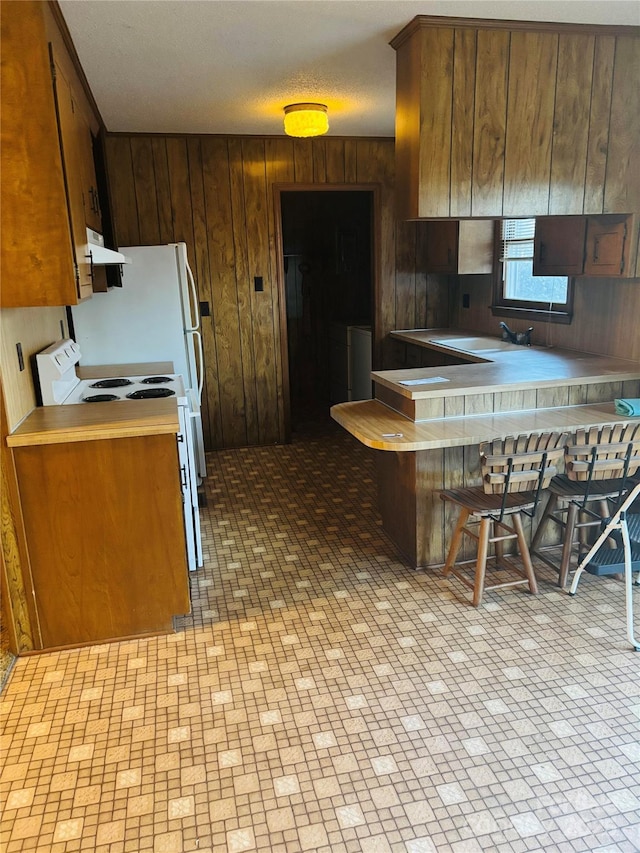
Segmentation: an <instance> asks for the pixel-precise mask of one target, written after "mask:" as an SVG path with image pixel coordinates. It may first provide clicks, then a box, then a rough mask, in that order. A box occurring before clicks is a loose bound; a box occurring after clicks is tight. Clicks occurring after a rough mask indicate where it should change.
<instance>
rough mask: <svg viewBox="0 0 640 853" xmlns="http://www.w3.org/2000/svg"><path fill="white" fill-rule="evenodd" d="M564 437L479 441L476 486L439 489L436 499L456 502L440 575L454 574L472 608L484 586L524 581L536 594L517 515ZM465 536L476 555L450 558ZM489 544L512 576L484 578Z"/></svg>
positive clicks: (550, 469)
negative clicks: (469, 593)
mask: <svg viewBox="0 0 640 853" xmlns="http://www.w3.org/2000/svg"><path fill="white" fill-rule="evenodd" d="M565 438H566V436H565V435H563V434H562V433H543V434H541V435H534V436H529V435H522V436H518V437H517V438H513V437H508V438H506V439H504V440H500V439H498V440H495V441H492V442H485V443H484V444H481V445H480V459H481V464H482V486H480V487H477V488H465V489H446V490H443V491H442V492H440V497H441V498H442V500H444V501H450V502H452V503H454V504H457V505H458V506H459V507H460V514H459V516H458V521H457V524H456V527H455V530H454V533H453V537H452V539H451V544H450V546H449V553H448V555H447V560H446V563H445V565H444V570H443V571H444V575H445V577H447V576H449V575H454V576H455V577H456V578H458V580H460V581H462V583H464V584H465V585H466V586H468V587H469V588H471V589H472V590H473V606H474V607H478V606H479V605H480V604H481V602H482V597H483V594H484V591H485V589H486V590H489V589H499V588H502V587H510V586H517V585H520V584H526V585H527V586H528V587H529V591H530V592H531V593H533V594H535V593H537V591H538V585H537V582H536V577H535V573H534V571H533V565H532V563H531V557H530V555H529V548H528V545H527V540H526V536H525V532H524V526H523V521H522V516H523V514H526V515H533V513H534V512H535V508H536V505H537V503H538V500H539V498H540V494H541V491H542V489H544V488H546V487H547V486H548V484H549V483H550V482H551V480H552V478H553V477H554V475H556V474H557V467H556V466H557V463H558V462H559V461H560V459H561V458H562V455H563V452H564V450H563V446H562V445H563V442H564V440H565ZM478 525H479V530H478V532H477V533H476V532H475V527H477V526H478ZM465 535H466V536H470V537H472V538H473V539H475V540H476V541H477V543H478V545H477V556H476V558H475V560H473V561H462V562H456V558H457V556H458V553H459V551H460V547H461V545H462V540H463V537H464V536H465ZM508 540H516V542H517V547H518V551H519V553H520V557H521V564H519V563H518V562H516V561H515V560H514V559H512V558H510V557H507V556H505V554H504V542H505V541H508ZM490 545H493V546H494V550H495V558H496V563H497V565H498V567H500V568H503V569H508V570H510V571H511V572H512V573H515V575H516V576H517V577H516V579H514V580H508V581H503V582H499V583H494V584H491V585H487V584H486V583H485V579H486V569H487V560H488V558H489V546H490ZM469 562H471V563H473V564H474V575H473V580H470V579H469V578H468V577H467V575H466V574H465V572H464V571H463V570H462V568H461V567H462V566H464V565H465V563H467V564H468V563H469Z"/></svg>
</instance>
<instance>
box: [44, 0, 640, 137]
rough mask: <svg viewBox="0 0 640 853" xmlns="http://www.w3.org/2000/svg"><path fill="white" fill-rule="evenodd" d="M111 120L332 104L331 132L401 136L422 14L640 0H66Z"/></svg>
mask: <svg viewBox="0 0 640 853" xmlns="http://www.w3.org/2000/svg"><path fill="white" fill-rule="evenodd" d="M59 2H60V8H61V9H62V13H63V15H64V17H65V20H66V22H67V25H68V27H69V30H70V32H71V36H72V38H73V41H74V43H75V46H76V50H77V51H78V55H79V57H80V61H81V63H82V66H83V68H84V70H85V73H86V75H87V79H88V80H89V85H90V86H91V89H92V91H93V94H94V97H95V99H96V102H97V104H98V107H99V109H100V111H101V113H102V117H103V119H104V121H105V124H106V126H107V128H108V129H109V130H111V131H140V132H156V133H225V134H281V133H283V130H282V108H283V107H284V106H285V105H286V104H289V103H293V102H297V101H307V100H311V101H320V102H322V103H326V104H328V106H329V120H330V131H329V135H332V134H333V135H338V136H393V134H394V107H395V53H394V51H393V49H392V48H391V47H389V40H390V39H391V38H392V37H393V36H394V35H395V34H396V33H397V32H399V31H400V30H401V29H402V27H404V26H405V25H406V24H407V23H408V22H409V21H410V20H411V19H412V18H413V17H414V16H415V15H421V14H423V15H453V16H461V17H476V18H507V19H512V20H515V19H518V20H548V21H579V22H584V23H605V24H638V23H640V4H639V3H638V2H637V0H620V2H617V0H597V2H591V0H588V2H581V0H509V2H505V0H448V2H440V0H59Z"/></svg>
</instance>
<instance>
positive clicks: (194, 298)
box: [185, 262, 200, 332]
mask: <svg viewBox="0 0 640 853" xmlns="http://www.w3.org/2000/svg"><path fill="white" fill-rule="evenodd" d="M186 266H187V278H188V279H189V289H190V291H191V299H190V300H189V322H190V323H191V325H190V326H187V328H186V329H185V332H197V331H198V329H199V328H200V312H199V310H198V292H197V290H196V282H195V279H194V277H193V273H192V272H191V267H190V266H189V263H188V262H187V265H186ZM194 318H195V319H194Z"/></svg>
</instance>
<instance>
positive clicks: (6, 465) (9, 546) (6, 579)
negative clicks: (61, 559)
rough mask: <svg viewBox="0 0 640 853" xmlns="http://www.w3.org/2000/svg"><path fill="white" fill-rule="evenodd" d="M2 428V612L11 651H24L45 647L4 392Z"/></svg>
mask: <svg viewBox="0 0 640 853" xmlns="http://www.w3.org/2000/svg"><path fill="white" fill-rule="evenodd" d="M0 398H1V399H0V409H1V427H0V457H1V463H2V464H1V465H0V467H1V468H2V483H1V485H0V492H1V495H0V497H1V508H0V527H1V530H2V561H1V563H2V565H1V566H0V570H1V571H2V573H3V579H2V581H3V582H2V587H3V589H2V591H3V593H4V591H5V588H6V594H7V602H6V603H5V604H6V606H5V605H3V612H4V613H5V614H6V615H7V616H8V618H9V619H10V620H11V624H10V625H9V626H8V627H9V636H10V639H11V641H12V642H14V643H15V648H12V649H10V651H12V652H14V653H15V654H22V653H24V652H27V651H30V650H32V649H39V648H42V641H41V638H40V631H39V626H38V620H37V614H36V609H35V602H34V600H33V594H32V590H33V583H32V580H31V568H30V563H29V554H28V551H27V543H26V536H25V532H24V523H23V520H22V510H21V508H20V496H19V492H18V482H17V478H16V473H15V465H14V461H13V454H12V453H11V451H10V450H9V449H8V447H7V444H6V435H7V418H6V411H5V403H4V393H3V392H2V393H0Z"/></svg>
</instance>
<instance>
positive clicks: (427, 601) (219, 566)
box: [0, 426, 640, 853]
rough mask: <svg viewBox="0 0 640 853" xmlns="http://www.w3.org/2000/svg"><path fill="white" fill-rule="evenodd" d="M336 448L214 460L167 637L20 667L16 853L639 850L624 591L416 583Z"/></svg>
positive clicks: (637, 693) (634, 697) (11, 793)
mask: <svg viewBox="0 0 640 853" xmlns="http://www.w3.org/2000/svg"><path fill="white" fill-rule="evenodd" d="M374 461H375V459H374V452H373V451H368V450H367V449H366V448H364V447H362V446H361V445H359V444H358V443H357V442H355V441H354V440H353V439H352V438H351V437H350V436H348V435H347V434H346V433H344V432H342V431H341V430H339V429H338V428H337V427H333V426H328V427H326V428H324V429H323V430H321V431H318V432H317V433H313V432H312V433H309V434H308V435H305V436H304V438H302V439H301V438H298V440H296V441H295V442H294V443H293V444H291V445H288V446H276V447H262V448H251V449H241V450H233V451H221V452H218V453H212V454H210V455H209V471H210V476H209V478H208V480H207V484H206V489H207V496H208V507H207V508H206V509H205V510H203V512H202V521H203V529H204V538H205V550H206V563H205V567H204V569H202V570H200V571H198V572H197V574H194V575H193V576H192V577H191V586H192V599H193V613H192V615H191V616H189V617H188V618H182V619H179V620H178V625H177V632H176V633H175V634H174V635H169V636H163V637H158V638H151V639H144V640H137V641H129V642H122V643H110V644H104V645H100V646H94V647H91V648H86V649H81V650H75V651H66V652H56V653H48V654H43V655H40V656H37V657H31V658H22V659H20V660H19V661H18V662H17V664H16V666H15V668H14V671H13V672H12V674H11V677H10V679H9V682H8V684H7V686H6V687H5V690H4V692H3V695H2V696H1V697H0V701H1V713H2V723H3V734H2V740H1V747H2V759H3V768H2V774H1V776H0V783H1V790H0V795H1V797H2V804H3V823H2V847H3V849H4V850H6V851H7V853H18V851H27V850H28V851H32V850H36V851H60V853H62V851H76V850H91V851H97V853H120V851H154V853H179V851H195V850H197V851H200V853H202V851H215V853H218V851H220V853H240V851H245V850H247V851H251V850H264V851H279V852H280V851H281V853H298V851H307V850H318V851H322V853H329V851H331V853H338V851H345V853H347V852H348V853H357V851H362V852H363V853H385V851H399V853H430V852H431V851H455V853H473V851H486V850H491V851H494V850H495V851H535V850H553V851H567V853H568V851H572V852H573V853H578V851H601V853H610V851H620V853H626V852H627V851H628V853H631V851H638V850H640V814H639V809H640V786H639V785H638V782H639V776H638V766H639V761H640V745H639V744H638V740H637V732H638V724H639V718H640V679H639V678H638V665H639V663H640V657H639V656H638V655H634V653H633V652H632V651H631V650H630V648H629V646H628V645H627V644H626V641H625V638H624V624H623V619H622V617H623V610H622V607H623V597H622V587H621V585H620V584H619V583H616V582H615V581H602V580H601V581H597V580H595V579H591V578H588V579H586V580H585V582H584V583H582V584H581V587H580V590H579V595H578V596H577V597H576V598H575V599H571V598H569V597H568V596H567V595H565V594H561V593H560V592H558V591H557V589H556V588H555V587H554V586H553V584H552V578H551V575H550V574H545V572H544V570H543V571H541V572H540V582H541V583H540V585H541V593H540V595H538V596H537V597H533V596H530V595H529V594H528V593H527V592H526V591H524V590H522V589H519V590H515V589H511V590H505V591H501V592H496V593H490V594H488V596H487V599H486V605H485V606H484V607H483V608H481V609H479V610H474V609H473V608H471V607H470V606H468V605H467V604H466V603H464V602H463V601H462V600H461V597H460V595H459V591H458V587H457V586H455V585H453V584H452V583H450V582H449V581H447V580H444V579H443V578H442V577H441V576H440V575H439V573H438V572H435V571H424V572H415V571H413V570H411V569H410V568H408V567H407V566H406V565H405V564H404V563H403V561H402V560H401V558H399V556H398V555H397V553H396V552H395V551H394V548H393V546H392V544H391V543H390V542H389V540H388V539H387V538H386V537H385V535H384V533H383V531H382V529H381V526H380V522H379V518H378V516H377V513H376V494H375V472H374Z"/></svg>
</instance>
